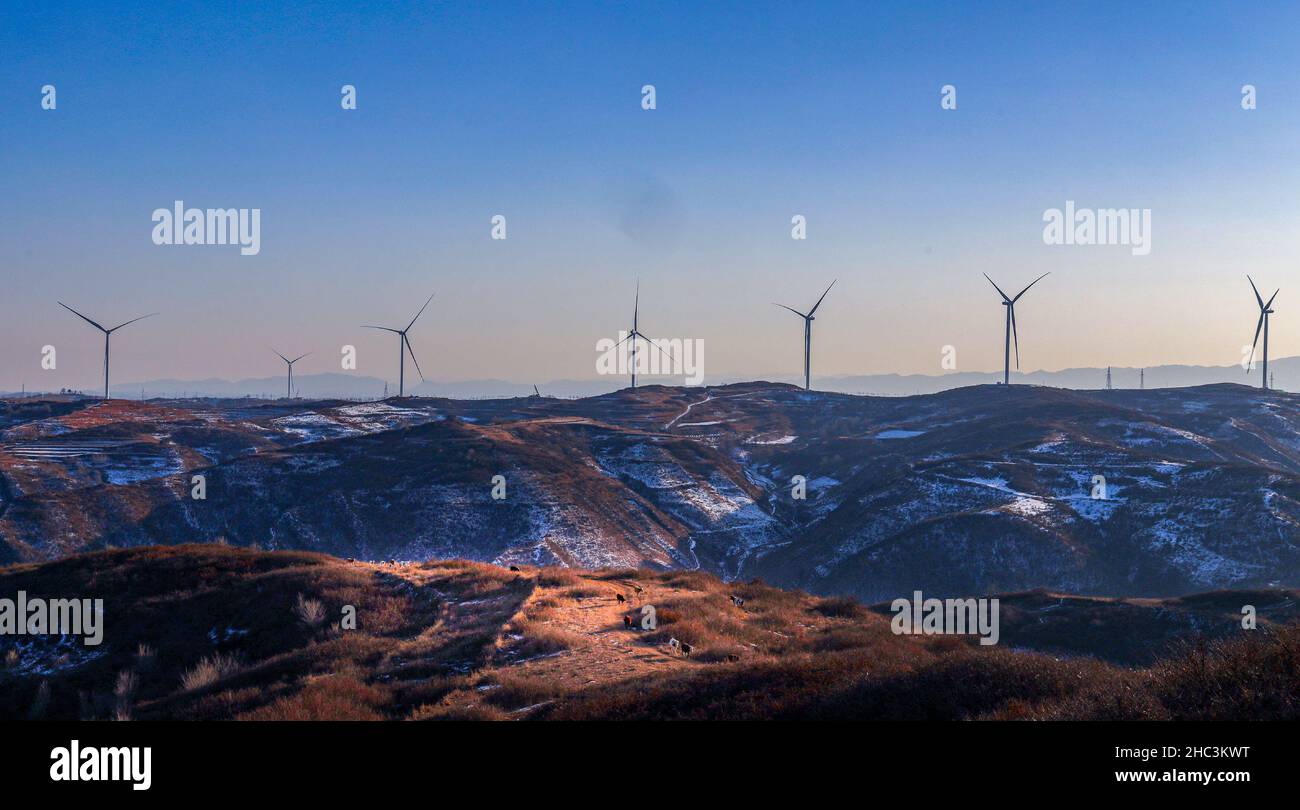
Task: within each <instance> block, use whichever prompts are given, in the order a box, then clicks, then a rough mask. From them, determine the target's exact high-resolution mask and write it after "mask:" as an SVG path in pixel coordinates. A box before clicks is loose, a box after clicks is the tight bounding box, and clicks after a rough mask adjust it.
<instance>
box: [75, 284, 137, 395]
mask: <svg viewBox="0 0 1300 810" xmlns="http://www.w3.org/2000/svg"><path fill="white" fill-rule="evenodd" d="M59 306H61V307H63V308H64V309H66V310H67V311H68V312H71V313H72V314H73V315H76V316H77V317H78V318H80V319H82V320H83V321H85V322H86V323H88V324H90V325H91V326H93V327H95V328H96V329H98V330H99V331H101V332H103V333H104V399H108V338H109V336H110V335H112V334H113V333H114V332H116V331H117V330H119V329H121V328H122V327H123V326H130V325H131V324H133V323H135V322H136V321H143V320H144V319H145V318H152V317H153V316H155V315H157V314H158V313H157V312H151V313H149V314H148V315H141V316H140V317H138V318H132V319H131V320H129V321H127V322H126V323H119V324H118V325H117V326H114V327H113V328H112V329H105V328H104V327H103V326H100V325H99V324H97V323H95V322H94V321H92V320H91V319H90V318H87V317H86V316H85V315H82V314H81V313H80V312H78V311H76V310H75V309H73V308H72V307H70V306H68V305H67V304H65V303H63V302H62V301H60V302H59Z"/></svg>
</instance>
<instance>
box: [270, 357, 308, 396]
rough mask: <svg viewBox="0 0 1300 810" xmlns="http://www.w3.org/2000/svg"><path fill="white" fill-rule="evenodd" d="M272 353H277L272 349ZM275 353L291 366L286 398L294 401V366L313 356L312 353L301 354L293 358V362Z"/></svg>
mask: <svg viewBox="0 0 1300 810" xmlns="http://www.w3.org/2000/svg"><path fill="white" fill-rule="evenodd" d="M271 351H273V352H275V349H272V350H271ZM275 353H276V354H277V355H278V356H279V358H280V359H281V360H283V361H284V362H286V363H288V364H289V386H288V388H287V389H286V390H287V393H286V394H285V396H286V397H287V398H288V399H293V364H294V363H296V362H298V361H299V360H301V359H303V358H304V357H306V356H307V355H309V354H311V352H307V354H300V355H298V356H297V357H295V358H293V359H292V360H290V359H289V358H287V357H285V356H284V355H282V354H280V353H279V352H275Z"/></svg>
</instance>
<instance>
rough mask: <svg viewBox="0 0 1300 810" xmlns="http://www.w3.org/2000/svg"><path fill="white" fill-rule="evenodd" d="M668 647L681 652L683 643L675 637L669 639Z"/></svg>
mask: <svg viewBox="0 0 1300 810" xmlns="http://www.w3.org/2000/svg"><path fill="white" fill-rule="evenodd" d="M668 648H669V649H670V650H672V651H673V652H681V649H682V643H681V642H680V641H678V640H677V639H675V638H670V639H668Z"/></svg>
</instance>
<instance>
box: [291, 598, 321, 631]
mask: <svg viewBox="0 0 1300 810" xmlns="http://www.w3.org/2000/svg"><path fill="white" fill-rule="evenodd" d="M294 612H295V613H297V614H298V618H299V619H301V620H302V623H303V624H305V625H307V626H308V627H310V628H312V629H315V628H317V627H320V626H321V623H322V622H324V621H325V606H324V605H323V604H321V603H320V600H318V599H306V598H304V597H303V595H302V594H298V604H297V605H296V606H295V607H294Z"/></svg>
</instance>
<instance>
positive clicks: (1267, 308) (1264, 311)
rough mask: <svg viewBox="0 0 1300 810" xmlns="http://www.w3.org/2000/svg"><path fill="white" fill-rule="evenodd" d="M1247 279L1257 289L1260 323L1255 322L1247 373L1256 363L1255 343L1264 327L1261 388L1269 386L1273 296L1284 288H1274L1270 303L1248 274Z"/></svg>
mask: <svg viewBox="0 0 1300 810" xmlns="http://www.w3.org/2000/svg"><path fill="white" fill-rule="evenodd" d="M1246 280H1247V281H1249V282H1250V288H1251V289H1252V290H1254V291H1255V301H1256V302H1257V303H1258V304H1259V323H1257V324H1255V340H1254V342H1252V343H1251V344H1250V362H1249V363H1248V364H1247V365H1246V373H1247V374H1249V373H1250V367H1251V366H1253V365H1254V364H1255V344H1256V343H1259V330H1261V329H1263V330H1264V374H1263V376H1261V377H1260V383H1259V384H1260V387H1261V388H1268V384H1269V380H1268V316H1269V315H1272V314H1273V298H1277V294H1278V293H1280V292H1282V288H1281V287H1279V288H1277V289H1276V290H1274V291H1273V298H1270V299H1268V303H1267V304H1265V303H1264V299H1263V298H1262V297H1260V294H1259V290H1258V289H1256V287H1255V282H1254V281H1253V280H1252V279H1251V277H1250V276H1246Z"/></svg>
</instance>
